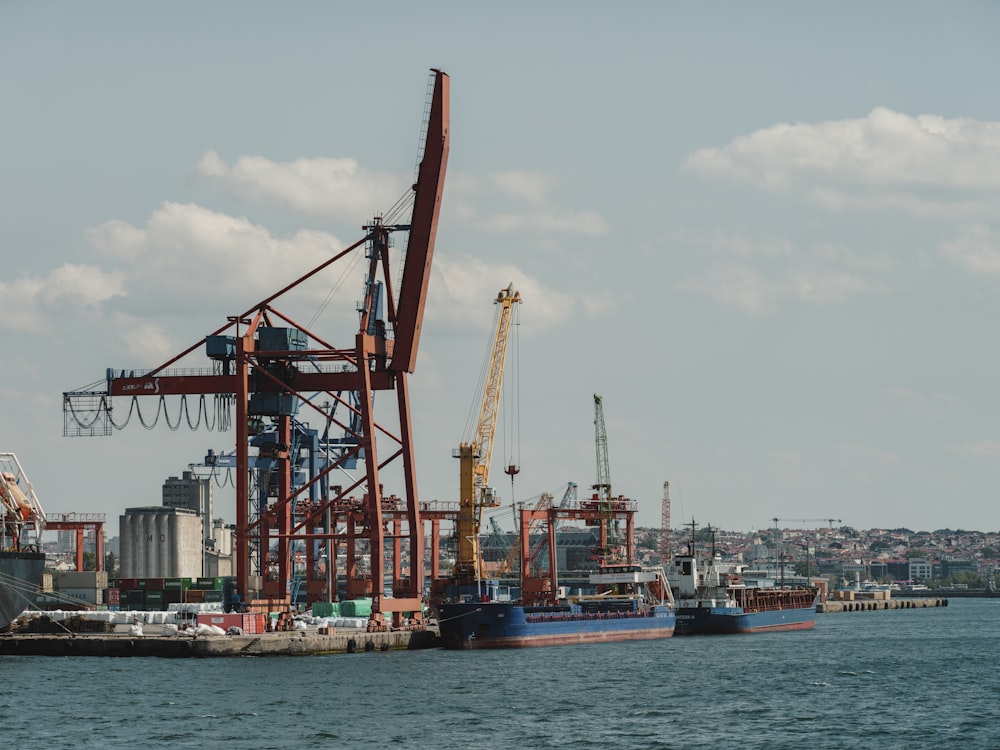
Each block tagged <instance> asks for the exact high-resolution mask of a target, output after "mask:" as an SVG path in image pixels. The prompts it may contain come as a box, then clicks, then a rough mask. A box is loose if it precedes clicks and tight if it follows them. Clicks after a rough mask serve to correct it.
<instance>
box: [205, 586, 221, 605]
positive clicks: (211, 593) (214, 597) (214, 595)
mask: <svg viewBox="0 0 1000 750" xmlns="http://www.w3.org/2000/svg"><path fill="white" fill-rule="evenodd" d="M205 601H206V602H221V601H222V592H221V591H217V590H216V589H208V590H206V591H205Z"/></svg>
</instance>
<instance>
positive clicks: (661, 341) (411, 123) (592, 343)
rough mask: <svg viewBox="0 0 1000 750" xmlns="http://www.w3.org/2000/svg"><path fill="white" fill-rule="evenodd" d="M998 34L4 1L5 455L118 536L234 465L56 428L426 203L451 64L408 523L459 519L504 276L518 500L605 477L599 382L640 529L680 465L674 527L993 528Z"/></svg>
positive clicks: (50, 499)
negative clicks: (417, 169)
mask: <svg viewBox="0 0 1000 750" xmlns="http://www.w3.org/2000/svg"><path fill="white" fill-rule="evenodd" d="M998 22H1000V6H997V5H996V4H994V3H987V2H964V3H954V4H949V5H945V4H939V3H919V2H917V3H913V2H906V3H903V2H888V3H879V4H871V3H860V2H859V3H840V4H836V5H833V4H819V3H816V4H803V3H780V2H775V3H758V4H750V3H723V2H716V3H680V2H677V3H660V2H648V3H645V2H634V3H625V4H614V5H613V4H609V3H596V2H573V3H569V2H549V3H527V2H509V3H504V4H486V3H447V2H428V3H419V4H418V3H394V2H376V3H365V4H362V3H297V4H294V5H283V6H277V5H270V4H263V3H227V2H220V3H212V4H201V3H183V2H182V3H171V4H165V3H164V4H152V3H148V4H134V3H109V2H104V3H91V4H80V3H46V4H41V3H14V2H5V3H0V70H2V73H0V96H2V97H3V101H4V112H5V116H4V121H3V125H2V128H0V130H2V132H3V135H4V137H3V139H2V141H0V142H2V146H0V164H2V169H0V200H2V203H3V206H4V210H3V211H0V234H2V236H3V239H4V251H3V259H4V263H3V269H4V272H3V274H2V275H0V335H2V339H0V340H2V341H3V343H4V348H5V350H6V352H7V357H6V362H7V364H8V366H7V367H4V368H2V370H0V404H2V405H3V411H4V418H3V419H2V420H0V438H2V439H0V447H2V448H3V449H4V450H10V451H13V452H15V453H17V454H18V456H19V458H20V460H21V463H22V465H23V466H24V468H25V470H26V471H27V473H28V475H29V476H30V477H31V479H32V481H33V483H34V485H35V489H36V492H37V493H38V495H39V497H40V499H41V501H42V503H43V505H44V506H45V507H46V509H47V510H50V511H56V512H70V511H76V512H84V513H87V512H93V513H107V514H108V515H109V518H111V519H113V518H114V517H116V516H117V515H118V514H119V513H121V512H122V511H123V509H124V508H125V507H130V506H134V505H146V504H156V503H158V502H159V498H160V487H161V484H162V482H163V480H164V479H165V478H166V477H168V476H178V475H179V474H180V473H181V472H182V471H183V470H184V469H185V468H186V467H187V465H188V464H190V463H192V462H198V461H199V460H200V459H201V457H202V456H203V455H204V453H205V451H206V449H208V448H213V449H215V450H217V451H218V450H231V449H232V447H233V446H232V442H231V441H232V439H233V435H232V433H222V434H219V433H208V432H205V431H200V432H191V431H188V430H186V429H182V430H178V431H177V432H173V431H170V430H169V429H167V428H165V427H164V426H162V424H161V426H160V427H159V428H157V429H154V430H150V431H146V430H144V429H142V427H141V426H139V425H138V424H136V423H135V422H133V423H132V424H131V425H129V427H127V428H126V429H125V430H123V431H121V432H117V433H116V434H114V435H113V436H112V437H109V438H65V437H62V400H61V394H62V392H63V391H67V390H74V389H76V388H79V387H81V386H85V385H88V384H90V383H93V382H95V381H98V380H100V379H101V378H103V375H104V371H105V368H107V367H115V368H128V369H139V368H143V367H151V366H155V365H158V364H160V363H161V362H163V361H165V360H167V359H168V358H170V357H172V356H173V355H174V354H175V353H178V352H180V351H181V350H183V349H185V348H187V346H189V345H190V344H192V343H194V342H196V341H197V340H198V339H200V338H201V337H203V336H204V335H205V334H206V333H209V332H211V331H212V330H214V329H216V328H218V327H219V326H220V325H222V324H223V323H224V322H225V319H226V316H228V315H233V314H236V313H239V312H242V311H243V310H245V309H247V308H248V307H250V306H251V305H253V304H254V303H255V302H256V301H258V300H260V299H262V298H263V297H265V296H267V295H268V294H270V293H271V292H273V291H275V290H277V289H278V288H280V287H281V286H283V285H284V284H285V283H286V282H288V281H290V280H292V279H294V278H296V277H297V276H298V275H299V274H300V273H301V272H302V271H304V270H306V269H308V268H311V267H313V266H314V265H316V264H317V263H318V262H320V261H321V260H322V259H324V258H325V257H328V256H329V255H330V254H331V253H333V252H335V251H336V250H337V249H339V248H340V247H343V246H346V245H347V244H350V243H352V242H354V241H356V240H358V239H360V238H361V230H360V227H361V225H362V224H363V223H364V222H365V221H367V220H368V219H369V218H370V217H371V216H372V215H373V214H376V213H379V212H381V211H385V210H387V209H388V207H389V206H390V205H391V204H392V203H393V202H394V201H395V199H396V198H397V197H398V195H399V194H400V193H401V192H402V190H403V189H404V187H405V185H406V184H408V182H409V181H410V180H411V179H412V174H413V167H414V160H415V158H416V149H417V141H418V135H419V125H420V116H421V113H422V109H423V102H424V97H425V93H426V85H427V74H428V69H429V68H431V67H439V68H442V69H443V70H445V71H446V72H448V73H449V75H450V76H451V83H452V146H451V158H450V161H449V169H448V177H447V183H446V186H445V196H444V207H443V210H442V216H441V226H440V229H439V233H438V242H437V250H436V254H435V260H434V268H433V276H432V280H431V285H430V293H429V301H428V310H427V316H426V318H425V327H424V334H423V337H422V339H421V342H420V343H421V350H420V354H419V359H418V364H417V370H416V372H415V373H414V375H413V376H412V377H411V381H410V383H411V393H412V396H413V402H414V403H413V420H414V428H415V432H416V437H417V440H418V444H417V461H418V463H417V478H418V484H419V493H420V499H421V500H435V499H437V500H457V495H458V491H457V485H458V476H457V462H456V461H455V460H454V459H452V458H451V451H452V449H453V448H455V447H456V446H457V445H458V443H459V442H460V441H461V440H462V439H463V437H466V436H467V427H466V423H467V419H468V413H469V411H470V409H472V408H474V407H473V404H474V403H475V401H476V399H477V393H476V389H477V382H478V381H477V379H478V375H479V372H480V369H481V366H482V359H483V353H484V350H485V348H486V346H487V342H488V339H489V337H490V335H491V330H490V329H491V325H492V320H493V305H492V300H493V298H494V297H495V295H496V293H497V291H498V290H499V289H501V288H503V287H506V286H507V284H508V283H511V282H513V283H514V286H515V288H517V289H518V290H519V291H520V292H521V294H522V297H523V299H524V302H523V304H522V306H521V309H520V317H519V323H520V324H519V326H518V328H517V338H516V346H515V349H516V354H517V356H516V357H513V356H512V357H511V359H512V364H514V362H513V360H515V359H516V364H517V365H518V367H517V378H516V380H517V383H518V394H519V403H518V408H517V410H516V413H517V414H518V415H519V418H518V420H517V424H518V427H517V429H514V428H513V427H509V428H505V429H504V432H503V434H500V435H498V438H497V441H498V443H497V447H496V448H495V451H494V454H495V466H494V470H493V483H494V484H495V485H496V486H497V487H498V488H499V489H500V491H501V494H502V497H503V499H504V501H505V502H510V501H511V500H516V501H529V502H530V501H532V500H533V499H534V498H535V497H537V496H538V494H539V493H541V492H544V491H548V492H552V493H555V494H557V495H559V494H560V493H561V492H562V489H563V487H564V486H565V485H566V483H567V482H570V481H572V482H576V483H578V484H579V486H580V487H581V491H582V488H586V487H589V485H590V484H592V483H593V482H594V481H595V479H596V466H595V463H596V462H595V447H594V428H593V417H594V413H593V398H592V397H593V394H594V393H599V394H601V395H602V397H603V400H604V410H605V419H606V423H607V430H608V448H609V455H610V467H611V479H612V485H613V487H614V490H615V492H616V493H622V494H625V495H627V496H629V497H632V498H634V499H636V500H637V501H638V502H639V506H640V516H639V520H640V523H641V524H642V525H659V519H660V508H661V503H660V498H661V494H662V485H663V482H664V481H669V482H670V483H671V488H672V490H671V495H672V499H673V506H672V511H673V513H672V515H673V519H674V524H675V525H677V526H679V525H681V524H682V523H684V522H687V521H690V519H691V518H692V517H694V518H695V519H696V520H697V521H698V522H699V523H712V524H713V525H716V526H719V527H722V528H729V529H751V528H759V527H763V526H767V525H769V524H770V522H771V521H770V519H772V518H774V517H780V518H785V519H799V518H803V519H806V518H808V519H811V518H838V519H841V520H842V521H843V523H845V524H850V525H852V526H856V527H874V526H889V527H895V526H908V527H910V528H915V529H937V528H944V527H951V528H958V527H963V528H978V529H983V530H996V529H997V528H1000V503H997V487H998V480H1000V472H998V466H1000V427H998V420H997V416H998V415H1000V398H998V395H997V382H998V377H997V376H998V371H1000V354H998V351H997V347H996V346H995V345H994V339H995V323H994V321H995V320H996V319H997V316H998V313H1000V295H998V292H1000V209H998V206H1000V200H998V199H1000V176H998V175H1000V101H998V100H997V98H996V96H995V95H994V91H995V80H996V71H997V70H998V69H1000V51H998V49H1000V48H998V46H997V45H996V43H995V39H994V38H993V37H994V36H995V30H996V29H997V28H998V27H1000V25H998ZM326 283H327V286H326V287H323V288H318V287H317V288H310V289H308V290H304V292H303V294H302V295H301V296H299V297H297V298H296V299H294V300H289V302H288V309H289V311H290V312H291V313H294V314H296V315H299V316H301V318H302V319H303V320H310V319H312V318H313V316H318V318H317V323H316V328H317V330H321V331H326V330H329V331H331V332H338V331H341V330H343V331H348V332H349V331H350V329H351V326H352V325H353V324H354V313H353V309H354V305H355V302H356V300H357V298H358V296H359V294H360V291H359V289H357V288H356V285H353V282H349V283H346V284H344V286H343V287H342V288H341V291H340V292H339V293H338V295H337V296H336V297H335V299H334V301H333V302H332V303H331V304H330V305H328V306H326V307H324V306H323V300H324V299H325V296H326V294H327V293H328V291H329V286H330V284H331V283H332V282H331V281H330V280H327V282H326ZM331 335H333V334H332V333H331ZM338 335H340V334H338ZM348 335H349V333H344V334H343V336H348ZM343 336H342V338H343ZM348 340H349V339H348ZM513 380H514V378H513V375H512V374H510V373H508V381H510V382H512V381H513ZM387 406H388V404H387ZM505 408H512V407H505ZM509 420H510V417H508V421H505V424H510V423H511V422H509ZM515 437H516V439H515ZM509 458H513V459H514V460H516V462H517V463H519V465H520V466H521V473H520V474H519V475H518V476H517V478H516V480H515V483H514V486H513V488H511V486H510V484H509V482H508V480H507V477H506V476H505V475H504V474H503V473H502V472H501V466H502V465H503V464H504V463H506V461H507V460H508V459H509ZM388 489H389V490H392V491H401V488H394V487H392V486H390V487H388ZM217 502H218V503H220V507H219V508H218V509H217V510H218V511H220V512H221V515H224V516H226V517H228V518H230V519H233V518H234V517H235V512H234V510H233V509H232V507H231V502H232V500H231V498H229V499H228V500H227V495H226V493H225V492H222V493H220V494H218V495H217ZM227 503H228V504H227ZM509 515H510V514H509V511H507V512H506V515H505V517H504V518H503V520H502V523H503V524H504V525H509V523H510V522H509Z"/></svg>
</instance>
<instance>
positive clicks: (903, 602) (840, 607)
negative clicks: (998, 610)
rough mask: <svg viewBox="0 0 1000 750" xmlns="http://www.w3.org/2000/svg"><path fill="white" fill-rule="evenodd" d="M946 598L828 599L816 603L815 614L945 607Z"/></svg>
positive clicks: (946, 604)
mask: <svg viewBox="0 0 1000 750" xmlns="http://www.w3.org/2000/svg"><path fill="white" fill-rule="evenodd" d="M947 606H948V600H947V599H909V598H908V599H888V600H872V599H859V600H855V601H844V602H841V601H828V602H820V603H819V604H817V605H816V613H817V614H830V613H833V612H874V611H875V610H882V609H927V608H928V607H947Z"/></svg>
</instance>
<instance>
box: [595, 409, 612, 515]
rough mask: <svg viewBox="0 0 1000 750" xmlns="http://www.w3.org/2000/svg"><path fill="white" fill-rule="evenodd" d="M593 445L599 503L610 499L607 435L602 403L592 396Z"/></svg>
mask: <svg viewBox="0 0 1000 750" xmlns="http://www.w3.org/2000/svg"><path fill="white" fill-rule="evenodd" d="M594 433H595V435H594V443H595V445H596V446H597V484H595V485H594V489H595V490H597V496H598V498H599V499H600V500H601V501H604V502H607V501H608V500H610V499H611V468H610V466H609V464H608V433H607V430H605V429H604V401H603V400H602V399H601V397H600V396H598V395H597V394H596V393H595V394H594Z"/></svg>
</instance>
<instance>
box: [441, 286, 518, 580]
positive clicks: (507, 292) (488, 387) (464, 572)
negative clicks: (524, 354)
mask: <svg viewBox="0 0 1000 750" xmlns="http://www.w3.org/2000/svg"><path fill="white" fill-rule="evenodd" d="M520 302H521V294H520V292H516V291H514V285H513V284H509V285H508V286H507V288H506V289H501V290H500V292H499V293H498V294H497V297H496V299H495V300H494V304H497V305H500V310H499V313H498V315H497V326H496V331H495V333H494V335H493V349H492V354H491V356H490V363H489V367H488V369H487V371H486V382H485V385H484V387H483V394H482V400H481V402H480V405H479V419H478V420H477V422H476V433H475V436H474V437H473V439H472V441H471V442H463V443H461V444H460V445H459V447H458V452H457V456H458V459H459V470H458V471H459V493H460V497H459V511H458V523H457V525H456V533H457V534H458V540H457V541H458V555H457V557H456V559H455V570H454V576H455V577H456V578H477V579H478V578H480V577H481V575H482V557H481V555H480V553H479V527H480V524H481V523H482V513H483V508H495V507H496V506H497V505H498V504H499V503H498V501H497V498H496V493H495V492H494V491H493V489H492V488H491V487H490V486H489V481H490V465H491V463H492V461H493V439H494V437H495V435H496V422H497V413H498V412H499V409H500V393H501V389H502V385H503V371H504V364H505V362H506V359H507V341H508V338H509V335H510V323H511V318H512V316H513V309H514V305H515V304H518V303H520Z"/></svg>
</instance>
